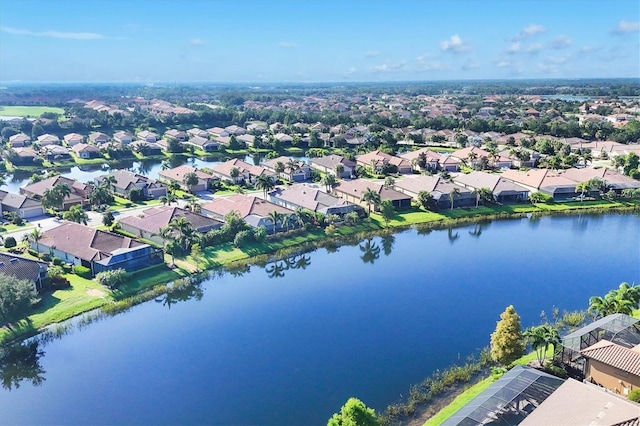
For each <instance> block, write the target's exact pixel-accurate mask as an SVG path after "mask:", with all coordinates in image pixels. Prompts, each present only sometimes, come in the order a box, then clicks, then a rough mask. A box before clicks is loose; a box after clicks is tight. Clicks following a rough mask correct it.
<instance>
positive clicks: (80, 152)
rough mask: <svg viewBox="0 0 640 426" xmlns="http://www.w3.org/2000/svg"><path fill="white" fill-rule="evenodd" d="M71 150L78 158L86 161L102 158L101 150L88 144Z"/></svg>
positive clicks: (75, 146) (77, 145) (81, 144)
mask: <svg viewBox="0 0 640 426" xmlns="http://www.w3.org/2000/svg"><path fill="white" fill-rule="evenodd" d="M71 150H72V151H73V152H74V153H75V154H76V155H77V156H78V158H82V159H85V160H88V159H91V158H99V157H100V150H99V149H98V147H96V146H94V145H89V144H86V143H79V144H76V145H74V146H73V147H71Z"/></svg>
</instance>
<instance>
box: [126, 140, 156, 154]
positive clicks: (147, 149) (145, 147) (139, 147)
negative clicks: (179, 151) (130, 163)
mask: <svg viewBox="0 0 640 426" xmlns="http://www.w3.org/2000/svg"><path fill="white" fill-rule="evenodd" d="M130 145H131V149H133V150H134V151H137V152H139V153H141V154H143V155H162V146H161V145H159V144H157V143H156V142H149V141H146V140H137V141H135V142H131V144H130Z"/></svg>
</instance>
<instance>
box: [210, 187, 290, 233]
mask: <svg viewBox="0 0 640 426" xmlns="http://www.w3.org/2000/svg"><path fill="white" fill-rule="evenodd" d="M233 211H235V212H237V213H238V216H239V217H240V218H242V219H244V220H245V221H246V222H247V223H248V224H249V225H251V226H252V227H254V228H257V227H258V226H262V227H264V228H266V230H267V232H268V233H273V232H275V231H276V230H281V229H282V227H283V223H282V221H281V222H278V223H276V224H275V226H274V223H273V221H272V220H271V219H270V218H269V214H271V213H272V212H274V211H276V212H278V213H279V214H281V215H288V216H290V217H293V215H294V212H293V211H292V210H290V209H288V208H286V207H283V206H280V205H278V204H274V203H272V202H271V201H267V200H263V199H262V198H258V197H254V196H247V195H242V194H237V195H232V196H231V197H225V198H217V199H215V200H213V201H211V202H209V203H206V204H203V205H202V206H201V213H202V214H204V215H205V216H209V217H213V218H215V219H220V220H224V217H225V215H227V214H228V213H231V212H233ZM292 222H293V220H292Z"/></svg>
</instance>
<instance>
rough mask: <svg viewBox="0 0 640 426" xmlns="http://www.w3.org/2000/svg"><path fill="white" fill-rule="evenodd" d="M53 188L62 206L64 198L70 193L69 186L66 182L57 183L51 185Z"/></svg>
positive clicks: (61, 206)
mask: <svg viewBox="0 0 640 426" xmlns="http://www.w3.org/2000/svg"><path fill="white" fill-rule="evenodd" d="M53 190H54V191H55V192H56V193H57V194H58V195H59V196H60V208H61V209H62V208H63V206H64V199H65V198H67V197H68V196H70V195H71V188H69V185H67V184H66V183H59V184H57V185H56V186H54V187H53Z"/></svg>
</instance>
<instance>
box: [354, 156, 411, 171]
mask: <svg viewBox="0 0 640 426" xmlns="http://www.w3.org/2000/svg"><path fill="white" fill-rule="evenodd" d="M356 163H357V164H359V165H361V166H363V167H367V168H369V169H373V171H374V172H376V173H383V172H385V171H387V170H389V171H391V172H396V171H397V172H398V173H401V174H407V173H411V172H412V171H413V168H412V165H411V161H409V160H406V159H404V158H401V157H396V156H394V155H391V154H387V153H386V152H383V151H380V150H377V151H371V152H368V153H366V154H363V155H359V156H357V157H356Z"/></svg>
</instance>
